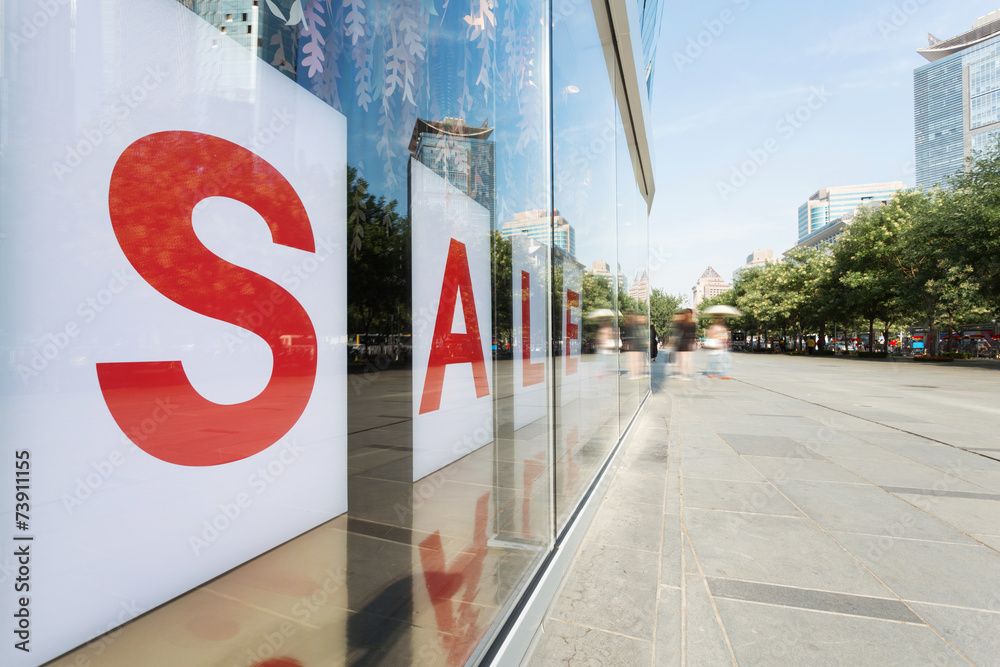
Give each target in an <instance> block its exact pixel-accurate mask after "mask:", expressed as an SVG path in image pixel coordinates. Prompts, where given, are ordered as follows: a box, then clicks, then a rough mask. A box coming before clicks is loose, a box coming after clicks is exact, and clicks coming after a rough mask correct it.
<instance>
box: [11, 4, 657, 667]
mask: <svg viewBox="0 0 1000 667" xmlns="http://www.w3.org/2000/svg"><path fill="white" fill-rule="evenodd" d="M0 19H2V23H0V25H2V26H3V31H4V47H3V52H2V53H3V60H2V61H0V77H2V79H0V306H2V314H3V315H2V320H0V348H2V352H3V358H4V359H6V360H7V361H8V367H7V372H6V373H5V374H4V376H3V378H2V384H0V420H2V421H0V436H2V437H0V439H2V441H3V442H4V444H5V461H6V463H4V465H5V466H6V465H11V466H15V464H16V467H11V468H10V470H11V471H12V474H11V475H7V476H6V477H7V479H8V480H12V479H15V475H14V474H13V471H15V470H23V471H24V475H23V476H19V477H17V479H18V480H19V481H18V483H19V484H21V483H22V477H23V485H25V487H26V491H25V493H26V496H25V497H26V498H27V497H30V508H31V511H30V512H27V513H26V514H27V516H30V519H29V518H25V519H24V520H23V523H17V522H16V521H15V518H16V517H15V511H14V510H15V508H14V507H12V506H11V507H8V506H2V507H0V515H2V517H3V518H4V525H5V528H4V531H5V532H3V533H2V534H0V539H2V540H3V541H2V544H0V548H2V549H3V551H2V552H0V561H3V562H4V563H6V562H7V561H6V560H4V559H9V558H10V557H12V555H13V553H14V552H13V549H14V548H15V547H19V548H27V547H25V546H24V545H29V544H30V549H32V551H31V554H32V555H31V558H32V567H33V568H34V570H33V572H36V573H37V579H36V580H33V581H32V583H31V586H32V588H31V591H30V592H31V596H30V610H31V619H32V620H31V624H30V633H28V639H26V641H29V642H30V646H31V652H30V653H27V652H22V651H19V650H18V649H16V648H12V647H10V646H5V647H4V649H2V650H3V651H4V653H2V654H0V655H2V658H0V661H2V662H3V664H12V665H21V664H24V665H28V664H40V663H42V662H45V661H50V660H51V661H52V663H51V664H54V665H60V666H61V665H67V666H68V665H76V664H91V665H133V664H143V665H157V664H164V665H166V664H170V665H175V664H185V665H187V664H191V665H194V664H198V665H247V666H254V667H262V666H264V665H267V666H268V667H271V666H272V665H285V666H286V667H287V666H292V665H298V666H299V667H303V666H310V667H311V666H313V665H329V664H426V665H463V664H467V663H469V664H472V663H475V662H476V661H477V660H478V659H479V657H480V656H481V655H482V654H483V651H484V650H485V648H486V647H487V646H488V643H489V642H490V641H491V640H492V639H493V638H494V637H496V636H498V635H499V633H501V631H502V626H503V624H504V623H505V622H506V620H507V619H508V618H509V617H510V615H511V614H514V613H516V606H517V603H518V601H519V600H520V598H521V596H522V595H523V594H524V593H525V592H526V591H528V590H529V587H530V585H531V582H532V578H533V577H534V576H535V575H536V574H537V573H538V572H539V569H540V568H541V567H543V565H544V563H545V562H546V559H547V557H548V556H550V554H552V552H553V549H554V547H555V545H556V544H557V543H558V541H559V539H560V535H561V534H562V531H563V530H564V529H565V527H566V525H567V522H568V520H569V518H570V517H571V516H572V514H573V512H574V511H575V510H576V509H577V508H578V507H579V505H580V503H581V501H582V499H583V498H584V496H585V494H586V492H587V490H588V488H590V486H591V484H592V483H593V482H594V480H595V478H596V476H597V475H598V473H599V471H600V469H601V467H602V466H603V465H604V464H605V463H606V462H607V460H608V457H609V456H610V454H611V453H612V451H613V450H614V447H615V445H616V444H617V443H618V442H619V440H620V436H621V433H622V431H623V429H624V428H625V427H626V426H627V424H628V423H629V422H630V420H631V419H632V418H633V416H634V415H635V413H636V411H637V410H638V409H639V406H640V404H641V402H642V400H643V398H644V397H645V395H646V393H647V392H648V388H649V384H648V334H646V333H645V331H646V330H647V329H648V306H647V305H646V302H645V301H644V297H642V296H641V294H639V293H637V292H636V291H635V289H633V288H634V287H635V286H636V284H637V282H638V276H640V275H642V272H643V269H644V267H645V240H644V239H645V235H646V224H647V223H646V217H645V210H646V208H645V206H646V204H645V202H644V200H642V198H641V197H640V196H639V194H638V189H637V186H636V183H635V175H634V170H633V155H634V150H632V151H631V152H630V148H629V146H628V142H626V141H625V140H624V136H625V135H624V128H623V124H622V119H621V117H620V116H619V115H618V113H617V108H618V104H619V103H620V96H621V94H622V93H621V91H620V90H618V91H617V92H616V85H617V84H616V81H617V79H616V78H615V76H613V75H611V74H609V72H611V71H612V70H611V69H609V63H612V64H613V63H614V62H615V61H616V58H615V54H614V53H613V51H612V47H611V46H610V43H609V41H608V40H607V39H602V38H601V37H599V35H598V29H597V21H596V19H595V16H594V14H593V10H592V7H591V5H590V4H589V3H588V4H583V5H578V6H577V5H574V6H573V11H572V12H563V13H562V14H560V13H559V10H557V9H556V8H554V7H553V6H552V5H551V4H550V3H549V2H547V1H544V0H510V1H505V2H499V1H496V2H495V1H494V0H483V1H479V0H476V1H475V2H469V3H466V4H464V5H461V6H460V5H457V4H455V3H454V2H447V1H442V0H403V1H401V2H392V3H382V2H369V3H363V2H358V1H354V0H346V1H345V2H343V3H336V2H330V1H329V0H294V1H293V0H266V1H265V2H257V1H256V0H141V2H127V3H126V2H125V1H124V0H108V1H106V2H100V3H75V2H73V3H71V2H68V1H65V2H64V1H63V0H52V2H48V3H45V2H36V1H35V0H11V1H8V2H6V3H3V4H2V5H0ZM550 40H551V41H550ZM626 282H627V283H628V284H626ZM22 461H23V462H24V464H23V465H21V463H19V462H22ZM19 475H20V473H19ZM7 483H8V482H5V484H7ZM3 488H4V489H7V490H8V491H10V492H11V493H10V494H8V495H10V496H13V494H14V492H15V491H14V490H12V489H11V488H8V487H3ZM18 488H19V489H20V487H18ZM5 493H6V491H5ZM25 502H28V501H27V500H26V501H25ZM12 526H13V528H11V527H12ZM22 526H23V527H22ZM12 531H13V532H12ZM12 545H14V546H12ZM9 593H10V591H9V590H5V592H4V597H3V600H4V601H5V602H7V603H9V605H13V606H14V607H17V608H21V607H27V606H28V604H27V603H24V604H22V603H20V602H19V601H18V599H16V598H15V599H11V597H10V595H9ZM18 605H20V606H18ZM12 608H13V607H12Z"/></svg>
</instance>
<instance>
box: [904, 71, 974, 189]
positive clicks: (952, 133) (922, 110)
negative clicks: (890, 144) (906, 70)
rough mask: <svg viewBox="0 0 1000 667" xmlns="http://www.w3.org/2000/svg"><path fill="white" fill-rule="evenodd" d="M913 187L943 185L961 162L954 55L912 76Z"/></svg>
mask: <svg viewBox="0 0 1000 667" xmlns="http://www.w3.org/2000/svg"><path fill="white" fill-rule="evenodd" d="M913 97H914V114H915V133H916V172H917V173H916V185H917V187H924V188H932V187H934V186H936V185H943V184H944V182H945V181H946V180H947V179H948V177H949V176H952V175H953V174H956V173H958V172H960V171H961V170H962V168H963V166H964V162H965V151H964V139H963V137H964V134H963V127H964V112H963V106H962V97H963V96H962V58H961V56H960V55H958V54H956V55H953V56H949V57H947V58H944V59H942V60H939V61H938V62H935V63H930V64H928V65H924V66H922V67H919V68H917V69H916V70H915V71H914V72H913Z"/></svg>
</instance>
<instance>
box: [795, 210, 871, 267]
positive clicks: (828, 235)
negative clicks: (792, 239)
mask: <svg viewBox="0 0 1000 667" xmlns="http://www.w3.org/2000/svg"><path fill="white" fill-rule="evenodd" d="M888 203H889V200H888V199H871V200H868V201H866V202H864V203H863V204H862V205H861V206H858V207H857V208H855V209H854V210H853V211H851V212H850V213H848V214H846V215H844V216H841V217H839V218H837V219H836V220H834V221H833V222H831V223H830V224H828V225H827V226H825V227H820V228H819V229H817V230H816V231H814V232H813V233H812V234H810V235H808V236H806V237H805V238H802V239H799V242H798V243H796V244H795V245H794V246H793V247H792V248H790V249H789V250H788V251H787V252H785V253H784V254H785V255H787V254H788V253H789V252H792V251H795V250H805V249H808V248H823V249H824V251H825V252H832V248H833V244H834V243H836V241H837V239H839V238H840V237H841V235H842V234H843V233H844V232H846V231H847V229H848V228H849V227H850V226H851V224H852V223H853V222H854V218H855V217H857V215H858V213H859V212H861V211H863V210H865V209H869V208H881V207H882V206H885V205H886V204H888Z"/></svg>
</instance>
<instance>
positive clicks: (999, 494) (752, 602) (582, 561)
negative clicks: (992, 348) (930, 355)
mask: <svg viewBox="0 0 1000 667" xmlns="http://www.w3.org/2000/svg"><path fill="white" fill-rule="evenodd" d="M701 361H704V360H703V359H702V360H701ZM734 376H735V377H736V379H735V380H732V381H723V380H708V379H699V380H696V381H694V382H687V383H683V382H677V381H674V380H667V379H665V377H664V367H663V365H662V364H659V363H658V364H656V365H655V366H654V382H653V385H654V386H653V389H654V393H653V395H652V396H651V397H650V400H649V402H648V403H647V406H646V408H645V410H644V412H643V415H642V417H641V421H640V422H639V424H638V425H637V429H636V432H635V435H634V437H633V438H632V440H631V442H630V443H629V444H628V449H627V450H626V451H625V452H624V454H623V455H622V456H621V457H620V459H619V465H618V468H617V471H616V472H615V479H614V481H613V482H612V484H611V486H610V488H609V491H608V493H607V495H606V497H605V499H604V500H603V502H602V506H601V508H600V510H599V512H598V514H597V516H596V518H595V520H594V522H593V524H592V525H591V526H590V528H589V529H588V532H587V535H586V537H585V539H584V542H583V545H582V547H581V548H580V551H579V552H578V554H577V556H576V558H575V560H574V564H573V567H572V569H571V571H570V572H569V574H568V575H567V578H566V580H565V582H564V584H563V589H562V592H561V594H560V596H559V597H558V599H557V600H556V601H555V602H554V603H553V606H552V608H551V609H550V611H549V617H548V619H547V621H546V623H545V625H544V628H543V633H542V634H541V635H540V638H539V641H538V643H537V644H536V646H535V649H534V652H533V654H532V656H531V658H529V660H528V663H529V664H531V665H539V666H542V665H544V666H549V665H559V664H563V665H573V666H574V667H575V666H577V665H679V664H684V665H687V664H690V665H724V664H747V665H756V664H766V665H775V664H787V665H803V664H810V665H812V664H873V663H880V664H884V665H917V664H921V665H922V664H935V665H936V664H941V665H951V664H955V665H963V664H969V663H972V664H977V665H991V664H992V665H995V664H1000V401H997V397H996V395H997V388H998V387H1000V373H997V372H995V369H993V368H986V367H981V368H969V367H945V366H943V365H942V366H922V365H919V364H915V363H911V364H904V363H899V364H886V363H879V362H871V363H861V362H858V361H854V360H847V359H844V360H841V359H829V358H792V357H784V356H757V355H736V358H735V360H734Z"/></svg>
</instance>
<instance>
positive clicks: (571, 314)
mask: <svg viewBox="0 0 1000 667" xmlns="http://www.w3.org/2000/svg"><path fill="white" fill-rule="evenodd" d="M561 296H562V304H563V313H562V322H563V325H562V342H563V345H562V356H563V363H562V364H561V366H562V377H561V378H560V392H559V395H560V405H568V404H569V403H571V402H572V401H575V400H576V399H578V398H580V391H581V387H582V380H583V374H584V372H585V371H586V369H585V368H583V367H582V362H581V358H580V353H581V342H582V341H583V310H582V306H583V270H582V269H581V267H580V265H579V264H577V263H576V262H574V261H573V260H570V259H567V260H565V261H564V262H563V285H562V295H561Z"/></svg>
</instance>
